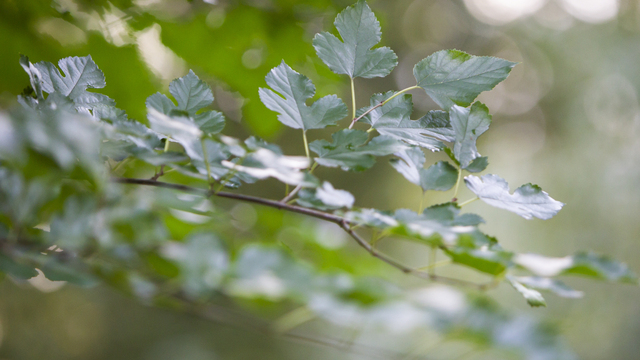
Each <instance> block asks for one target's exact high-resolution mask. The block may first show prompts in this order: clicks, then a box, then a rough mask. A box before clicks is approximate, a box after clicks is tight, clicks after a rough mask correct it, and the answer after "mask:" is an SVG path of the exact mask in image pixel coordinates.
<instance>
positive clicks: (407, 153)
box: [389, 148, 458, 191]
mask: <svg viewBox="0 0 640 360" xmlns="http://www.w3.org/2000/svg"><path fill="white" fill-rule="evenodd" d="M394 155H396V156H398V157H399V158H400V159H402V160H399V159H391V160H389V161H390V163H391V166H393V167H394V168H395V169H396V170H397V171H398V172H399V173H400V174H402V175H403V176H404V177H405V178H406V179H407V180H409V181H410V182H412V183H414V184H416V185H418V186H420V187H421V188H422V191H427V190H437V191H446V190H449V189H451V188H452V187H453V186H454V185H455V184H456V181H457V179H458V170H457V169H456V168H455V167H453V166H451V164H449V163H448V162H446V161H438V162H437V163H435V164H434V165H431V166H430V167H429V168H428V169H425V168H423V166H424V162H425V157H424V153H423V152H422V150H420V149H419V148H408V149H406V150H404V151H401V152H397V153H395V154H394Z"/></svg>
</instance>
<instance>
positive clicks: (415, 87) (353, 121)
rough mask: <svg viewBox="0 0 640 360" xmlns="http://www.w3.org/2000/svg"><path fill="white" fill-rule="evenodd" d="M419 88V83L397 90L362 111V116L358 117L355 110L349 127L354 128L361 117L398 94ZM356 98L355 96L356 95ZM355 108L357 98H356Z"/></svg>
mask: <svg viewBox="0 0 640 360" xmlns="http://www.w3.org/2000/svg"><path fill="white" fill-rule="evenodd" d="M419 88H420V87H419V86H418V85H415V86H410V87H408V88H406V89H402V90H400V91H398V92H396V93H395V94H393V95H392V96H391V97H389V98H388V99H386V100H385V101H381V102H379V103H377V104H376V105H374V106H372V107H370V108H369V109H367V111H365V112H364V113H362V115H360V116H358V117H356V114H355V110H354V112H353V120H352V121H351V124H350V125H349V129H352V128H353V125H355V123H357V122H358V121H359V120H360V119H362V118H363V117H365V116H367V115H368V114H369V113H370V112H372V111H373V110H375V109H377V108H379V107H381V106H384V105H385V104H386V103H388V102H389V101H391V100H392V99H393V98H395V97H396V96H399V95H401V94H404V93H405V92H407V91H409V90H413V89H419ZM354 99H355V97H354ZM354 109H355V100H354Z"/></svg>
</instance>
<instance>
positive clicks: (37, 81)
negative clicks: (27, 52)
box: [20, 55, 44, 101]
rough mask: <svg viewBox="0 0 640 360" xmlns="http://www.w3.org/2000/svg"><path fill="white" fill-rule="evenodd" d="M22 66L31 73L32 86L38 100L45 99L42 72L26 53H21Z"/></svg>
mask: <svg viewBox="0 0 640 360" xmlns="http://www.w3.org/2000/svg"><path fill="white" fill-rule="evenodd" d="M20 66H22V68H23V69H24V71H25V72H26V73H27V74H28V75H29V82H30V83H31V88H32V89H33V91H34V92H35V93H36V100H37V101H43V100H44V95H43V94H42V74H40V70H38V68H37V67H35V65H33V64H32V63H31V62H30V61H29V58H28V57H26V56H24V55H20ZM20 97H22V95H20Z"/></svg>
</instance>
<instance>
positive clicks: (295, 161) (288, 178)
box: [222, 148, 313, 186]
mask: <svg viewBox="0 0 640 360" xmlns="http://www.w3.org/2000/svg"><path fill="white" fill-rule="evenodd" d="M222 165H223V166H224V167H226V168H228V169H232V170H235V171H239V172H243V173H246V174H247V175H249V176H252V177H254V178H257V179H266V178H268V177H273V178H276V179H278V180H280V181H282V182H284V183H287V184H290V185H300V184H303V185H304V184H307V185H311V186H313V184H312V183H311V184H309V180H307V178H306V177H305V174H304V173H303V172H302V171H301V170H304V169H307V168H308V167H309V165H310V161H309V159H308V158H306V157H302V156H284V155H282V154H278V153H275V152H273V151H272V150H269V149H266V148H260V149H258V150H257V151H255V152H252V153H250V154H249V155H247V157H246V158H245V159H244V160H243V161H242V165H240V164H237V163H233V162H231V161H226V160H224V161H222Z"/></svg>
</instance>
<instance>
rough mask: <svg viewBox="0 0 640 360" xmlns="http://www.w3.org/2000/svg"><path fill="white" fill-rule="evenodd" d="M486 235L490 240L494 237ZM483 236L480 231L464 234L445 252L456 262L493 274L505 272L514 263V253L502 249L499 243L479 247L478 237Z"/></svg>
mask: <svg viewBox="0 0 640 360" xmlns="http://www.w3.org/2000/svg"><path fill="white" fill-rule="evenodd" d="M484 236H485V237H486V238H488V239H489V240H491V239H492V238H489V237H487V236H486V235H484ZM465 237H467V238H465ZM482 237H483V234H481V233H479V232H476V233H472V234H470V235H463V236H461V238H460V239H458V244H457V245H456V246H454V247H449V248H446V249H445V250H444V252H445V253H446V254H447V255H448V256H449V257H451V261H453V262H454V263H457V264H461V265H465V266H469V267H471V268H473V269H476V270H478V271H481V272H483V273H486V274H490V275H493V276H498V275H500V274H502V273H504V272H505V271H506V270H507V269H508V268H509V267H510V266H512V264H513V263H512V262H511V258H512V256H513V254H512V253H510V252H507V251H504V250H502V248H501V247H500V246H498V244H491V245H488V246H487V245H485V246H481V247H478V246H477V245H478V244H479V241H478V239H482ZM469 245H471V246H469Z"/></svg>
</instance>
